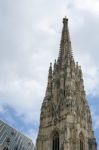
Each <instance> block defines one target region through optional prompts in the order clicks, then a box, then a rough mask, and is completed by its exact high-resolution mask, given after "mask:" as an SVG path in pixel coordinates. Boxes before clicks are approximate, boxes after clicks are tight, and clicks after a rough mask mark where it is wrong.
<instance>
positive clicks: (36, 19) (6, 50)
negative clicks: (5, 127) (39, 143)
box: [0, 0, 99, 145]
mask: <svg viewBox="0 0 99 150" xmlns="http://www.w3.org/2000/svg"><path fill="white" fill-rule="evenodd" d="M64 16H67V17H68V18H69V29H70V35H71V41H72V49H73V53H74V57H75V60H76V61H78V62H79V64H80V65H81V66H82V70H83V74H84V82H85V90H86V93H87V99H88V102H89V105H90V108H91V113H92V118H93V127H94V131H95V135H96V138H97V142H98V141H99V92H98V91H99V60H98V57H99V2H98V1H97V0H75V1H73V0H61V1H59V0H54V1H53V0H50V1H48V0H46V1H45V0H28V1H27V0H17V1H13V0H3V1H2V0H0V21H1V23H0V119H2V120H4V121H5V122H8V123H9V124H10V125H11V126H13V127H15V128H16V129H18V130H19V131H21V132H23V133H24V134H26V135H28V136H29V137H31V138H32V139H33V141H34V143H35V139H36V136H37V131H38V126H39V115H40V107H41V103H42V101H43V97H44V94H45V88H46V83H47V73H48V67H49V64H50V62H53V61H54V59H55V58H57V56H58V52H59V44H60V38H61V30H62V18H63V17H64ZM98 145H99V142H98Z"/></svg>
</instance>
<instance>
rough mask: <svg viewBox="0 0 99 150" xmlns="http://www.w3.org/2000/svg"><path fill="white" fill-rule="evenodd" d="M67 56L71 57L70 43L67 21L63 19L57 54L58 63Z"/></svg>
mask: <svg viewBox="0 0 99 150" xmlns="http://www.w3.org/2000/svg"><path fill="white" fill-rule="evenodd" d="M67 55H70V56H72V52H71V41H70V35H69V29H68V19H67V18H66V17H65V18H63V29H62V36H61V42H60V52H59V59H58V60H59V61H61V60H62V59H64V58H66V56H67Z"/></svg>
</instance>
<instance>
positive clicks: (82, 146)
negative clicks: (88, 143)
mask: <svg viewBox="0 0 99 150" xmlns="http://www.w3.org/2000/svg"><path fill="white" fill-rule="evenodd" d="M79 138H80V150H84V138H83V134H82V133H80V135H79Z"/></svg>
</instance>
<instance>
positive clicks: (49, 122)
mask: <svg viewBox="0 0 99 150" xmlns="http://www.w3.org/2000/svg"><path fill="white" fill-rule="evenodd" d="M36 149H37V150H47V149H48V150H97V144H96V140H95V137H94V132H93V130H92V118H91V113H90V109H89V106H88V103H87V100H86V94H85V90H84V84H83V75H82V70H81V67H80V66H79V65H78V63H75V61H74V59H73V55H72V48H71V41H70V35H69V29H68V19H67V18H66V17H65V18H63V29H62V36H61V42H60V51H59V57H58V59H57V60H55V63H54V68H53V69H52V64H50V68H49V74H48V84H47V88H46V93H45V97H44V100H43V103H42V108H41V115H40V127H39V133H38V137H37V141H36Z"/></svg>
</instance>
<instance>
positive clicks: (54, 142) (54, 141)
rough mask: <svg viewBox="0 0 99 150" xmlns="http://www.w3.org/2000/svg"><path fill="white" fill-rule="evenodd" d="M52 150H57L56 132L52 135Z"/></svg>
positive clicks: (57, 137) (57, 136) (57, 139)
mask: <svg viewBox="0 0 99 150" xmlns="http://www.w3.org/2000/svg"><path fill="white" fill-rule="evenodd" d="M52 150H59V134H58V132H54V134H53V147H52Z"/></svg>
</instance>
